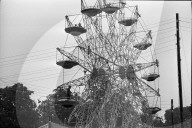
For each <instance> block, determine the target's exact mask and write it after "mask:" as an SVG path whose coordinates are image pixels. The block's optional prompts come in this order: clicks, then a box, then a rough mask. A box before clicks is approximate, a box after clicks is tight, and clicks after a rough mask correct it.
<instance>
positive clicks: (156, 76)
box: [141, 73, 160, 81]
mask: <svg viewBox="0 0 192 128" xmlns="http://www.w3.org/2000/svg"><path fill="white" fill-rule="evenodd" d="M159 76H160V75H158V74H155V73H154V74H149V75H145V76H143V77H141V78H142V79H145V80H147V81H154V80H155V79H156V78H158V77H159Z"/></svg>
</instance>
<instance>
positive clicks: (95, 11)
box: [81, 7, 102, 17]
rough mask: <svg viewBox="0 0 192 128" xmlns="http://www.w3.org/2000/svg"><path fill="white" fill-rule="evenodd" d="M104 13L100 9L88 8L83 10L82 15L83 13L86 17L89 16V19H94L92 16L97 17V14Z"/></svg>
mask: <svg viewBox="0 0 192 128" xmlns="http://www.w3.org/2000/svg"><path fill="white" fill-rule="evenodd" d="M101 12H102V11H101V10H100V9H98V8H91V7H90V8H86V9H83V10H81V13H83V14H84V15H87V16H89V17H92V16H96V15H97V14H99V13H101Z"/></svg>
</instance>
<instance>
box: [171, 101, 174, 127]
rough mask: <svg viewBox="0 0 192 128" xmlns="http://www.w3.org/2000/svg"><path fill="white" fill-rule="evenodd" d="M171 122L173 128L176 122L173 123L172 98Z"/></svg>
mask: <svg viewBox="0 0 192 128" xmlns="http://www.w3.org/2000/svg"><path fill="white" fill-rule="evenodd" d="M171 124H172V128H174V126H173V125H174V123H173V99H171Z"/></svg>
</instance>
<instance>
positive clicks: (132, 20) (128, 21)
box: [118, 18, 137, 26]
mask: <svg viewBox="0 0 192 128" xmlns="http://www.w3.org/2000/svg"><path fill="white" fill-rule="evenodd" d="M135 22H137V19H135V18H129V19H125V20H121V21H119V22H118V23H119V24H122V25H124V26H131V25H133V24H134V23H135Z"/></svg>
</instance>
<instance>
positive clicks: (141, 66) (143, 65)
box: [132, 60, 159, 72]
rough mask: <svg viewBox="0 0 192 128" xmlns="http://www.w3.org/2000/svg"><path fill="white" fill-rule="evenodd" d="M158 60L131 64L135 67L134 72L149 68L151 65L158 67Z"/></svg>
mask: <svg viewBox="0 0 192 128" xmlns="http://www.w3.org/2000/svg"><path fill="white" fill-rule="evenodd" d="M158 64H159V61H158V60H156V61H155V62H149V63H137V64H133V65H132V66H133V67H134V69H135V72H138V71H141V70H143V69H146V68H149V67H151V66H157V67H158Z"/></svg>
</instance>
